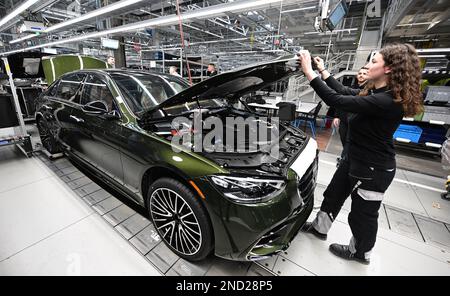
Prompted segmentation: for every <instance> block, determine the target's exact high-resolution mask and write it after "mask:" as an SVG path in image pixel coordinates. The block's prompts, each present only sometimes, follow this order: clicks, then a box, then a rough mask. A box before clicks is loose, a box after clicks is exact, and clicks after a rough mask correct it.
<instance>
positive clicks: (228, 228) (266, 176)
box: [36, 58, 318, 261]
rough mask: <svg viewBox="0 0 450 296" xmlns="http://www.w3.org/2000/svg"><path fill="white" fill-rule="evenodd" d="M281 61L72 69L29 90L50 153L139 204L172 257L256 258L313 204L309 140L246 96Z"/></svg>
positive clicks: (284, 239) (275, 247) (281, 75)
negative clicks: (189, 70) (198, 74)
mask: <svg viewBox="0 0 450 296" xmlns="http://www.w3.org/2000/svg"><path fill="white" fill-rule="evenodd" d="M294 64H295V63H294ZM292 65H293V63H292V58H289V59H288V58H285V59H278V60H274V61H269V62H265V63H260V64H257V65H252V66H247V67H244V68H240V69H237V70H233V71H229V72H224V73H222V74H220V75H216V76H214V77H212V78H209V79H207V80H204V81H202V82H200V83H198V84H196V85H193V86H189V85H188V83H187V82H186V81H184V80H183V79H181V78H179V77H175V76H171V75H166V74H162V73H151V72H144V71H138V70H125V69H122V70H119V69H102V70H78V71H74V72H70V73H66V74H64V75H62V76H61V77H59V78H58V79H57V80H55V81H54V82H53V83H52V84H51V85H50V86H49V88H48V89H47V91H46V92H44V93H43V94H42V95H41V96H40V97H39V99H38V100H37V106H36V110H37V112H36V123H37V126H38V129H39V134H40V137H41V140H42V143H43V146H44V147H45V148H46V149H47V150H48V151H49V152H50V153H57V152H64V153H65V154H66V155H67V156H68V157H69V158H70V159H71V160H73V161H75V162H77V163H79V164H80V165H82V166H84V167H85V168H86V169H87V170H89V171H91V172H92V173H94V174H95V175H96V176H98V177H100V178H102V179H103V180H104V181H105V184H108V186H111V187H112V188H113V189H114V190H117V191H119V192H120V193H121V194H123V195H125V196H127V197H128V198H129V199H131V200H132V201H134V202H136V203H137V204H139V205H141V206H142V207H144V208H145V209H146V210H147V211H148V216H149V219H150V220H151V221H152V222H153V224H154V226H155V228H156V230H157V231H158V233H159V235H160V237H161V238H162V240H163V241H164V243H165V244H166V245H167V246H168V247H169V248H170V249H171V250H172V251H173V252H175V253H176V254H177V255H178V256H180V257H182V258H185V259H187V260H192V261H198V260H202V259H204V258H205V257H206V256H208V255H209V254H211V253H214V254H215V255H217V256H219V257H222V258H226V259H230V260H241V261H244V260H258V259H264V258H267V257H268V256H271V255H274V254H276V253H278V252H281V251H283V250H285V249H287V248H288V246H289V244H290V242H291V240H292V239H293V238H294V237H295V236H296V234H297V233H298V231H299V229H300V228H301V227H302V225H303V224H304V223H305V222H306V220H307V218H308V216H309V215H310V213H311V211H312V209H313V203H314V197H313V196H314V189H315V186H316V176H317V157H318V152H317V144H316V141H315V140H313V139H311V138H309V137H308V136H306V135H305V134H304V133H303V132H302V131H301V130H299V129H297V128H295V127H293V126H291V124H290V122H283V121H281V122H279V121H277V118H276V112H275V114H272V116H268V115H267V114H266V113H264V112H263V111H264V109H260V108H257V107H258V104H256V105H255V104H250V103H249V102H251V101H252V100H253V99H254V98H255V97H256V96H257V91H259V90H261V89H263V88H265V87H267V86H270V85H271V84H273V83H275V82H277V81H279V80H283V79H287V78H289V77H290V76H291V75H294V74H296V73H297V72H296V71H297V69H296V68H295V67H293V66H292ZM250 105H251V106H250ZM255 106H256V107H255ZM212 119H213V120H212ZM237 119H243V120H244V121H245V122H247V123H249V122H250V124H249V125H246V126H237V125H236V122H238V121H239V120H237ZM211 122H213V123H214V124H211ZM213 125H214V127H213ZM213 130H214V132H215V133H214V134H213V135H214V136H208V135H210V134H211V132H212V131H213ZM221 132H223V134H226V135H225V136H222V137H221V136H218V135H220V134H221ZM262 134H264V137H263V138H262V139H261V138H258V137H255V135H262ZM199 139H200V140H199ZM206 140H208V141H206ZM202 141H203V142H202ZM205 141H206V142H209V143H212V144H213V145H212V148H211V145H209V146H208V145H206V146H205V145H204V143H205ZM202 146H203V147H202ZM207 146H208V147H207ZM237 146H239V147H240V148H241V149H234V148H236V147H237ZM224 147H226V149H224Z"/></svg>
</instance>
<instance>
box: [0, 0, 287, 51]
mask: <svg viewBox="0 0 450 296" xmlns="http://www.w3.org/2000/svg"><path fill="white" fill-rule="evenodd" d="M280 1H281V0H252V1H250V0H243V1H236V2H232V3H224V4H218V5H214V6H208V7H205V8H201V9H196V10H191V11H187V12H185V13H183V14H182V19H183V21H188V20H191V19H203V18H208V17H211V16H216V15H220V14H223V13H225V12H239V11H243V10H246V9H250V8H251V9H257V8H260V7H267V6H270V4H273V3H277V2H280ZM177 23H178V16H177V15H176V14H172V15H167V16H162V17H159V18H154V19H149V20H145V21H140V22H135V23H131V24H127V25H122V26H118V27H115V28H111V29H108V30H104V31H99V32H93V33H88V34H83V35H80V36H76V37H70V38H64V39H61V40H58V41H53V42H49V43H44V44H40V45H35V46H31V47H27V48H23V49H17V50H12V51H8V52H3V53H0V55H8V54H12V53H16V52H24V51H29V50H33V49H39V48H43V47H51V46H55V45H61V44H65V43H73V42H77V41H81V40H86V39H92V38H98V37H101V36H106V35H112V34H117V33H123V32H130V31H139V30H143V29H145V28H149V27H158V26H168V25H173V24H177Z"/></svg>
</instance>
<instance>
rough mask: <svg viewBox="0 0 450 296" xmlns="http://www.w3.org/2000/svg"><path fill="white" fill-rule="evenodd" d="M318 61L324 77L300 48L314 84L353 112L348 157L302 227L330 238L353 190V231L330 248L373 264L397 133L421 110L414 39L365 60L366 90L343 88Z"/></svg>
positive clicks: (323, 96)
mask: <svg viewBox="0 0 450 296" xmlns="http://www.w3.org/2000/svg"><path fill="white" fill-rule="evenodd" d="M314 61H315V63H316V65H317V69H318V71H319V73H320V75H321V77H319V75H317V73H316V72H314V70H313V69H312V65H311V63H312V62H311V56H310V54H309V52H308V51H301V52H300V54H299V62H300V64H301V67H302V70H303V73H305V76H306V77H307V79H308V80H309V81H310V85H311V87H312V88H313V89H314V90H315V91H316V93H317V94H318V96H319V97H320V98H321V99H322V100H323V101H324V102H325V103H326V104H327V105H329V106H330V107H335V108H337V109H340V110H343V111H345V112H349V113H353V114H355V116H353V117H352V118H351V119H350V122H349V140H348V142H347V145H348V153H347V156H348V157H347V158H346V159H345V160H343V161H342V162H341V164H340V165H339V167H338V168H337V170H336V172H335V173H334V175H333V178H332V180H331V182H330V184H329V185H328V187H327V189H326V190H325V192H324V193H323V196H324V200H323V202H322V205H321V207H320V211H319V212H318V213H317V215H316V218H315V219H314V221H313V222H312V223H306V224H305V225H304V227H303V229H302V230H303V231H305V232H308V233H312V234H313V235H314V236H316V237H317V238H320V239H322V240H326V239H327V233H328V231H329V230H330V228H331V226H332V223H333V221H335V220H336V217H337V215H338V214H339V212H340V210H341V208H342V205H343V204H344V202H345V200H346V199H347V197H348V196H349V195H351V198H352V205H351V211H350V213H349V215H348V222H349V225H350V228H351V231H352V234H353V236H352V238H351V239H350V242H349V243H348V244H336V243H333V244H331V245H330V248H329V249H330V251H331V253H333V254H334V255H336V256H338V257H340V258H343V259H347V260H355V261H357V262H360V263H363V264H369V263H370V254H371V251H372V248H373V247H374V245H375V241H376V237H377V231H378V210H379V209H380V206H381V202H382V200H383V197H384V192H385V191H386V190H387V189H388V187H389V186H390V184H391V182H392V180H393V179H394V176H395V171H396V162H395V149H394V141H393V135H394V132H395V131H396V130H397V128H398V126H399V125H400V123H401V121H402V119H403V117H404V116H408V117H409V116H411V117H412V116H414V115H415V114H418V113H420V112H422V111H423V100H422V94H421V93H420V91H419V87H420V79H421V71H420V65H419V57H418V55H417V52H416V49H415V48H414V46H412V45H410V44H391V45H387V46H385V47H383V48H382V49H381V50H380V51H379V52H378V53H376V54H375V55H374V56H373V57H372V59H371V61H370V62H369V64H368V65H367V67H368V78H369V79H370V83H368V84H367V85H366V87H365V88H364V89H363V90H360V89H352V88H349V87H344V86H343V85H342V84H341V83H339V82H338V81H337V80H336V79H334V77H333V76H331V75H330V73H329V72H328V71H327V70H326V69H325V67H324V63H323V60H322V59H320V58H318V57H316V58H314ZM321 78H322V79H321Z"/></svg>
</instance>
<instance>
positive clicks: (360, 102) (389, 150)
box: [310, 76, 404, 169]
mask: <svg viewBox="0 0 450 296" xmlns="http://www.w3.org/2000/svg"><path fill="white" fill-rule="evenodd" d="M325 82H326V84H325V83H324V82H323V81H322V80H321V79H320V77H316V78H314V79H313V80H312V81H311V82H310V84H311V86H312V88H313V89H314V90H315V91H316V93H317V95H318V96H319V97H320V98H321V99H322V100H323V101H324V102H325V103H326V104H327V105H329V106H330V107H335V108H337V109H340V110H342V111H345V112H350V113H355V116H352V118H351V119H350V122H349V126H350V134H349V138H348V139H349V142H348V145H349V146H348V157H349V158H350V159H355V160H358V161H360V162H363V163H366V164H368V165H371V166H373V167H377V168H386V169H391V168H395V149H394V141H393V135H394V133H395V131H396V130H397V128H398V126H399V125H400V122H401V121H402V118H403V115H404V112H403V108H402V105H401V104H399V103H396V102H394V97H393V95H392V92H391V91H389V90H388V89H387V88H386V87H383V88H378V89H374V90H373V91H372V92H371V94H369V95H367V96H359V95H358V93H359V92H360V91H361V90H360V89H352V88H349V87H345V86H343V85H342V84H341V83H339V82H338V81H337V80H336V79H334V77H333V76H330V77H329V78H327V79H326V80H325Z"/></svg>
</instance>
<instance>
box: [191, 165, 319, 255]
mask: <svg viewBox="0 0 450 296" xmlns="http://www.w3.org/2000/svg"><path fill="white" fill-rule="evenodd" d="M316 176H317V157H316V158H315V160H314V161H313V163H312V164H311V165H310V166H309V168H308V170H307V171H306V173H305V174H304V175H303V177H302V178H301V179H300V180H298V179H297V175H296V174H295V173H294V172H293V171H290V172H289V173H288V178H287V183H286V189H285V190H284V191H283V192H282V193H280V194H279V195H278V196H276V197H274V198H273V199H271V200H270V201H268V202H264V203H258V204H239V203H236V202H233V201H231V200H229V199H227V198H226V197H225V196H224V195H223V194H222V193H221V192H219V191H218V190H217V189H216V188H215V187H214V186H213V185H211V184H210V183H209V182H208V181H207V180H206V179H203V178H202V179H203V180H202V181H203V184H202V185H203V186H201V187H202V191H203V193H204V194H205V196H206V201H205V206H206V207H207V208H208V212H209V214H210V217H211V222H212V225H213V228H214V235H215V237H214V241H215V254H216V255H217V256H219V257H222V258H226V259H229V260H238V261H247V260H259V259H264V258H267V257H269V256H271V255H274V254H277V253H279V252H281V251H283V250H286V249H287V248H288V247H289V244H290V242H291V241H292V239H293V238H294V237H295V235H296V234H297V233H298V231H299V230H300V228H301V227H302V226H303V224H304V223H305V222H306V220H307V219H308V217H309V215H310V214H311V212H312V209H313V206H314V189H315V186H316ZM199 181H200V180H199Z"/></svg>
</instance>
